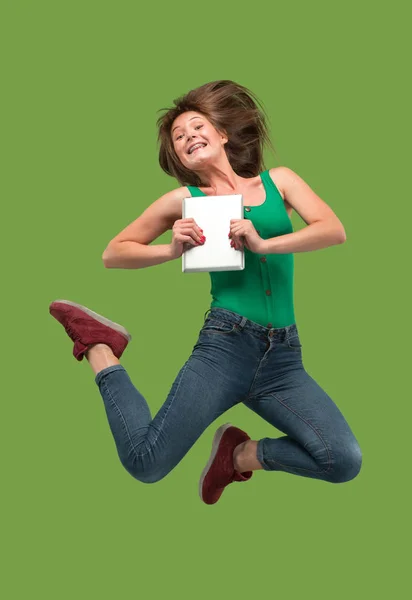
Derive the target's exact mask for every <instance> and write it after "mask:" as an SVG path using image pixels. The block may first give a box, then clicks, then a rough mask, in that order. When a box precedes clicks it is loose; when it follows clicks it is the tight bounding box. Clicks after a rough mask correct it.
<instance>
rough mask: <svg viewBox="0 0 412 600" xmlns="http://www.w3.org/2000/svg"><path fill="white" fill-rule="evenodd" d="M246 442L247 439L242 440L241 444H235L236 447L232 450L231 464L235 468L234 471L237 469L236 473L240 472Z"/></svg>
mask: <svg viewBox="0 0 412 600" xmlns="http://www.w3.org/2000/svg"><path fill="white" fill-rule="evenodd" d="M246 444H247V441H246V442H242V443H241V444H239V446H236V448H235V449H234V451H233V466H234V468H235V471H237V472H238V473H242V469H243V459H244V455H245V446H246Z"/></svg>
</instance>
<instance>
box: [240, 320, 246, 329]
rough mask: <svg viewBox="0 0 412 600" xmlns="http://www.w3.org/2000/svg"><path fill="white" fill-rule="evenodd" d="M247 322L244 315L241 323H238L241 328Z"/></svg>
mask: <svg viewBox="0 0 412 600" xmlns="http://www.w3.org/2000/svg"><path fill="white" fill-rule="evenodd" d="M246 323H247V319H246V317H242V320H241V321H240V323H239V325H238V327H239V329H243V328H244V326H245V325H246Z"/></svg>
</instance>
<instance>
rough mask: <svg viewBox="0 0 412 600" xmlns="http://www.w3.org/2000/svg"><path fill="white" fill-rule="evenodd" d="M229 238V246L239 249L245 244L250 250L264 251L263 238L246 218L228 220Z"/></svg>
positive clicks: (257, 252)
mask: <svg viewBox="0 0 412 600" xmlns="http://www.w3.org/2000/svg"><path fill="white" fill-rule="evenodd" d="M229 238H231V240H232V241H231V244H230V245H231V246H232V248H234V249H235V250H240V249H242V248H243V246H245V247H246V248H247V249H248V250H250V251H251V252H255V253H256V254H262V253H264V252H265V240H263V239H262V238H261V237H260V235H259V234H258V232H257V231H256V229H255V228H254V226H253V223H252V221H249V220H248V219H232V220H231V221H230V232H229Z"/></svg>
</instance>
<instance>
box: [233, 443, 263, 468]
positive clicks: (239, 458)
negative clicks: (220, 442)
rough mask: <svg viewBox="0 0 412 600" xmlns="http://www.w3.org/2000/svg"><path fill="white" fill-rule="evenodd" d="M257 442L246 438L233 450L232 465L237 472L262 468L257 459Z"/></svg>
mask: <svg viewBox="0 0 412 600" xmlns="http://www.w3.org/2000/svg"><path fill="white" fill-rule="evenodd" d="M257 444H258V443H257V442H256V441H254V440H246V442H243V443H242V444H239V446H236V448H235V449H234V451H233V466H234V468H235V471H237V472H238V473H246V472H247V471H258V470H260V469H263V467H262V465H261V464H260V462H259V461H258V459H257Z"/></svg>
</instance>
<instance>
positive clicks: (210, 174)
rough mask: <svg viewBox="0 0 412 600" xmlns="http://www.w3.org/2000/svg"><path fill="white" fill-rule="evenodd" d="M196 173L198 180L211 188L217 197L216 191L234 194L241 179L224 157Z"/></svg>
mask: <svg viewBox="0 0 412 600" xmlns="http://www.w3.org/2000/svg"><path fill="white" fill-rule="evenodd" d="M196 173H197V174H198V175H199V177H200V179H201V180H202V181H204V182H205V184H206V185H207V186H208V187H211V188H212V190H213V191H214V193H215V195H216V196H218V195H219V193H218V191H219V190H221V191H225V192H226V193H227V192H228V191H229V193H230V192H235V191H236V189H237V188H238V186H239V182H240V181H241V180H242V177H239V176H238V175H236V173H235V171H234V170H233V169H232V167H231V165H230V163H229V161H228V160H227V157H226V155H225V156H224V157H223V158H222V159H221V160H219V161H218V162H216V163H214V164H208V165H207V166H206V167H205V169H203V170H198V171H196Z"/></svg>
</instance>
